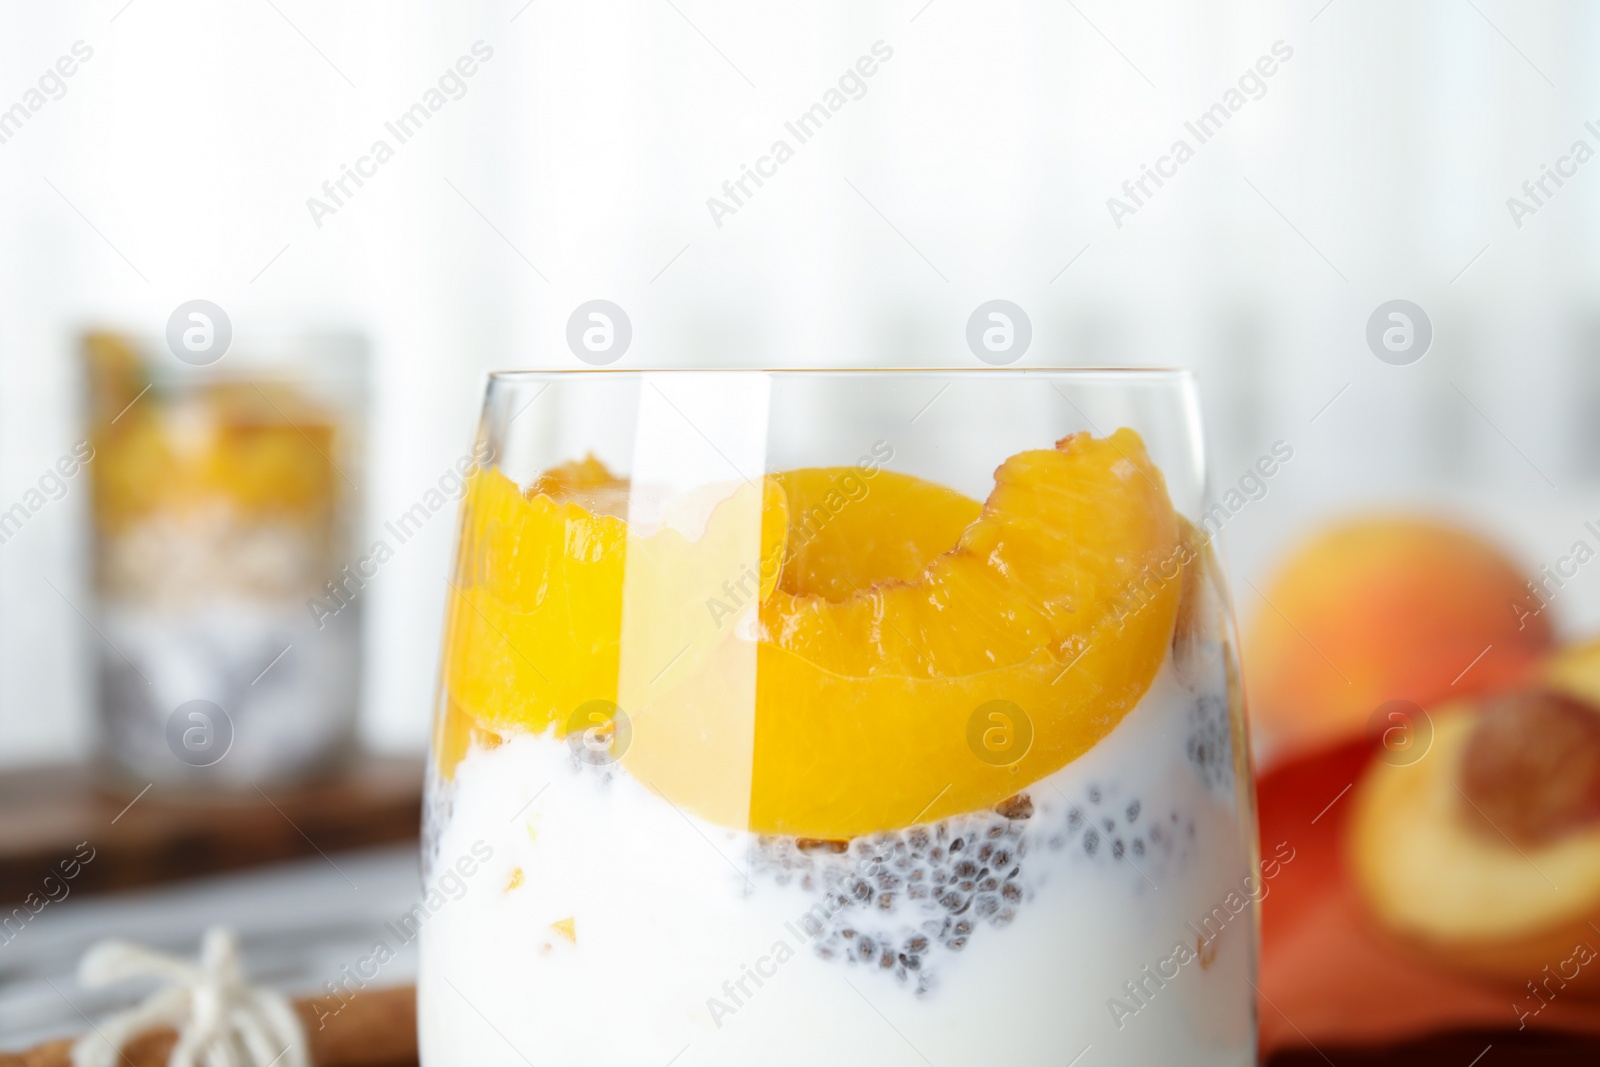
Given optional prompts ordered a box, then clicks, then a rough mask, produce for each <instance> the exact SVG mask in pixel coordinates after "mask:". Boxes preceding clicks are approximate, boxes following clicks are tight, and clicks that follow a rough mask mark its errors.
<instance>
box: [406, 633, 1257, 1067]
mask: <svg viewBox="0 0 1600 1067" xmlns="http://www.w3.org/2000/svg"><path fill="white" fill-rule="evenodd" d="M1216 662H1217V663H1218V664H1220V663H1221V662H1222V660H1221V655H1220V650H1219V653H1218V657H1217V659H1216ZM1215 675H1216V676H1215V677H1214V678H1212V679H1209V680H1208V681H1207V683H1206V684H1205V685H1204V686H1203V687H1199V691H1196V690H1195V689H1191V688H1186V687H1185V686H1184V685H1183V684H1181V683H1180V681H1179V678H1178V675H1177V672H1176V671H1175V670H1174V669H1173V668H1172V667H1171V666H1170V665H1168V666H1166V667H1164V668H1163V669H1162V672H1161V674H1160V675H1159V676H1158V677H1157V679H1156V681H1155V683H1154V684H1153V685H1152V686H1151V688H1150V691H1149V692H1148V693H1147V694H1146V695H1145V697H1144V699H1143V700H1142V701H1141V702H1140V704H1139V706H1138V707H1137V708H1136V709H1135V710H1134V711H1132V712H1131V713H1130V714H1129V715H1128V716H1127V717H1126V718H1125V719H1124V720H1123V721H1122V723H1121V724H1120V725H1118V726H1117V728H1116V729H1115V730H1114V731H1113V732H1112V733H1111V734H1110V735H1109V736H1108V737H1107V738H1105V739H1104V740H1103V741H1101V742H1100V744H1099V745H1097V746H1096V747H1095V748H1094V749H1092V750H1091V751H1090V752H1089V753H1087V754H1086V755H1084V756H1083V757H1081V758H1080V759H1078V760H1076V761H1074V762H1073V763H1072V764H1070V765H1069V766H1067V767H1065V768H1063V769H1062V770H1060V771H1059V772H1057V773H1056V774H1054V775H1052V776H1050V777H1049V778H1047V779H1045V780H1043V781H1041V782H1036V783H1034V784H1033V785H1032V786H1030V787H1028V788H1027V789H1026V790H1025V791H1024V792H1025V794H1026V795H1027V797H1028V799H1029V801H1031V805H1032V811H1031V814H1029V815H1028V816H1027V817H1026V818H1016V819H1008V818H1006V817H1004V816H1002V815H997V814H993V813H981V814H979V815H974V816H964V817H961V818H959V819H953V820H946V823H945V824H943V826H944V836H943V838H942V844H941V838H940V835H939V831H938V828H929V831H928V837H927V840H926V841H922V839H921V838H918V839H917V841H918V842H920V847H919V846H918V844H916V843H914V842H912V840H911V839H910V837H909V835H907V834H905V833H902V834H900V835H894V836H893V838H892V840H890V845H892V844H893V843H894V842H895V841H898V843H899V848H898V850H897V851H895V850H891V848H890V847H889V846H885V845H883V843H882V842H881V841H880V842H876V844H877V845H878V847H880V848H881V849H882V852H881V854H882V856H883V860H882V862H881V863H876V864H875V863H874V862H873V859H872V858H871V857H870V856H869V855H866V854H867V853H868V846H869V845H872V844H874V843H875V842H870V841H865V840H863V841H860V842H857V843H856V845H855V846H853V847H852V849H851V851H850V852H848V853H846V854H844V855H836V854H834V853H832V852H831V851H829V850H826V849H822V850H816V849H813V850H811V851H809V852H801V851H799V850H797V849H796V848H795V847H794V845H793V843H792V842H783V841H773V840H771V839H765V840H763V839H758V838H757V837H756V836H755V835H752V834H749V833H743V832H735V831H730V830H726V829H723V828H721V827H717V826H713V825H711V824H709V823H706V822H703V821H701V820H699V819H696V818H695V817H693V816H690V815H687V814H685V813H683V812H681V811H680V810H678V809H677V808H675V807H674V806H673V805H671V804H670V803H668V802H667V801H666V800H664V799H662V798H660V797H659V796H657V795H655V794H654V793H652V792H650V791H649V790H648V789H646V788H644V787H643V786H642V785H640V784H639V783H638V782H636V781H635V780H633V779H632V778H630V777H629V776H628V775H627V774H626V773H625V772H622V771H620V770H617V769H611V770H609V771H607V770H602V769H597V768H594V767H580V766H578V765H577V764H576V763H575V761H574V760H573V757H572V755H571V752H570V751H569V749H568V747H567V745H566V744H564V743H562V742H559V741H556V740H554V739H553V738H551V737H549V736H523V737H517V738H513V739H511V740H510V741H508V742H507V743H505V744H503V745H501V746H499V747H498V748H495V749H488V750H475V751H473V752H472V753H470V754H469V755H468V756H467V757H466V759H465V760H464V761H463V762H462V763H461V764H460V766H458V767H457V768H456V771H455V776H454V783H453V786H452V787H451V789H452V793H451V796H450V815H449V817H448V819H446V820H444V821H443V823H442V825H440V826H438V827H436V839H435V841H434V847H435V849H436V851H435V853H434V862H433V868H434V870H435V871H438V872H444V871H445V870H446V869H447V868H451V867H453V865H454V864H455V863H456V861H457V860H458V858H459V857H462V856H474V848H473V846H474V845H475V844H477V845H478V848H477V850H476V855H477V856H481V855H482V854H483V853H484V851H485V846H487V849H489V850H492V856H491V858H490V859H488V861H487V862H483V863H481V864H480V863H478V862H477V860H476V859H474V860H473V862H471V863H469V864H467V865H465V866H468V867H471V868H472V869H473V872H474V873H472V874H471V876H470V877H465V878H454V877H453V876H452V883H453V884H458V883H461V882H464V883H465V885H466V888H465V891H464V892H461V893H460V894H459V899H457V900H450V901H447V902H446V903H445V904H444V905H443V906H442V907H441V908H439V909H438V910H437V912H436V913H435V914H433V915H432V917H431V918H429V919H428V921H427V924H426V925H425V926H424V927H423V931H422V939H421V943H422V964H421V977H420V981H419V986H418V1012H419V1024H420V1036H421V1052H422V1061H423V1063H425V1064H426V1065H427V1067H448V1065H452V1064H460V1065H472V1067H483V1065H486V1064H506V1065H508V1067H527V1064H530V1063H531V1064H535V1065H537V1067H545V1065H558V1067H559V1065H569V1064H570V1065H579V1064H582V1065H584V1067H609V1065H613V1064H615V1065H627V1067H640V1065H646V1067H648V1065H651V1064H659V1065H663V1067H664V1065H666V1064H668V1063H669V1062H670V1063H671V1064H672V1065H673V1067H710V1065H720V1064H727V1065H737V1067H750V1065H752V1064H760V1065H762V1067H785V1065H790V1064H793V1065H800V1067H817V1065H819V1064H833V1065H840V1067H844V1065H853V1064H874V1065H883V1067H902V1065H904V1067H926V1065H927V1064H930V1063H931V1064H936V1065H941V1067H942V1065H944V1064H950V1065H952V1067H953V1065H957V1064H963V1065H965V1064H974V1063H977V1064H991V1063H1004V1064H1008V1065H1017V1067H1029V1065H1035V1064H1038V1065H1044V1064H1049V1065H1051V1067H1062V1065H1063V1064H1068V1063H1074V1064H1077V1065H1080V1067H1094V1065H1101V1064H1139V1065H1149V1064H1165V1063H1185V1064H1248V1063H1252V1062H1254V1044H1255V1020H1254V1004H1255V998H1254V991H1253V989H1252V988H1251V986H1250V980H1251V979H1252V978H1253V975H1252V968H1253V967H1254V957H1255V937H1256V932H1255V916H1254V911H1253V909H1252V908H1250V907H1249V906H1248V895H1249V893H1250V890H1251V889H1253V888H1256V887H1257V886H1258V885H1259V883H1258V882H1256V881H1255V879H1254V878H1253V877H1252V873H1253V872H1252V870H1251V856H1252V845H1251V843H1250V841H1249V838H1248V836H1247V835H1248V833H1249V831H1251V830H1253V827H1251V826H1250V825H1249V823H1248V820H1247V819H1246V818H1245V814H1246V813H1243V812H1241V811H1240V810H1239V807H1238V806H1239V804H1240V803H1241V801H1240V800H1239V795H1240V794H1239V789H1238V785H1239V783H1237V782H1236V781H1235V776H1234V771H1233V746H1234V745H1235V744H1236V743H1237V741H1236V739H1234V738H1232V737H1231V735H1230V731H1229V725H1228V723H1229V717H1228V700H1227V696H1226V687H1225V683H1224V681H1223V678H1222V670H1221V668H1220V666H1219V667H1218V668H1217V670H1216V671H1215ZM1023 810H1025V806H1023V805H1018V806H1015V807H1013V808H1011V809H1010V813H1011V814H1021V813H1022V812H1023ZM991 828H993V829H992V830H991ZM956 837H962V838H963V839H964V840H963V844H962V849H961V850H959V852H955V853H952V852H951V851H950V849H951V846H952V844H953V842H954V839H955V838H956ZM480 842H481V844H480ZM983 845H988V846H989V848H988V851H987V852H986V853H984V852H980V849H981V848H982V846H983ZM935 848H939V849H940V850H941V851H940V852H939V853H938V854H937V855H938V857H939V858H938V860H937V861H935V860H934V859H933V857H934V855H935V854H934V853H933V852H932V850H933V849H935ZM959 855H965V856H966V857H969V858H970V862H972V863H973V865H974V866H975V867H977V868H978V869H979V870H980V871H982V872H983V875H984V876H983V877H979V878H975V877H972V875H973V873H974V872H973V871H972V869H971V868H963V871H964V872H965V874H966V875H968V877H967V878H966V879H965V881H966V882H967V884H968V889H966V890H963V889H962V888H961V887H960V886H959V885H957V884H955V883H956V879H957V876H956V875H955V874H954V873H953V872H954V870H955V867H956V864H957V863H958V862H960V861H959V860H958V859H957V856H959ZM980 856H982V858H981V859H980V858H979V857H980ZM785 857H787V860H788V865H787V866H786V865H785V863H784V858H785ZM797 865H798V866H797ZM935 869H937V870H939V871H943V872H946V874H947V875H948V877H949V879H950V880H949V881H947V882H946V883H945V885H943V886H935V885H934V884H933V881H932V879H933V878H934V877H937V876H936V875H935V874H934V873H933V872H934V870H935ZM918 870H921V871H922V872H923V874H922V881H921V883H920V884H923V885H926V886H928V887H929V889H928V891H927V892H925V893H923V894H922V895H921V896H920V897H917V896H914V895H913V892H912V889H911V886H912V884H913V882H912V880H911V879H912V877H913V872H915V871H918ZM1013 871H1014V873H1013ZM441 876H442V875H441ZM808 876H809V879H808ZM991 879H992V880H991ZM830 885H831V886H832V887H833V890H835V891H830ZM985 886H987V887H988V888H987V890H986V889H985V888H984V887H985ZM1007 886H1010V887H1011V888H1006V887H1007ZM944 890H954V892H955V893H956V896H955V897H952V898H949V899H948V900H943V899H941V898H944V897H946V893H945V892H944ZM1258 891H1259V890H1258ZM841 899H843V900H844V901H846V903H844V904H843V906H840V900H841ZM830 902H831V903H830ZM948 905H954V906H955V907H956V908H958V909H959V914H957V915H952V914H951V912H952V908H951V907H950V906H948ZM962 922H965V923H967V924H970V928H962V929H957V928H956V926H955V924H956V923H962ZM569 934H570V936H569ZM863 938H868V939H871V944H870V952H869V951H863V949H862V939H863ZM918 938H921V940H917V939H918ZM908 946H909V947H910V948H911V949H913V950H916V949H920V950H921V951H920V952H917V951H912V952H909V953H908V952H907V951H906V950H907V947H908ZM885 947H888V948H889V949H890V955H889V959H888V961H887V962H889V963H890V965H889V966H884V963H885V962H886V961H885V959H884V953H883V950H884V948H885ZM902 956H904V957H907V959H904V960H903V959H902ZM825 957H831V958H825ZM908 960H909V965H908V962H907V961H908ZM1085 1050H1087V1051H1085ZM1080 1054H1081V1058H1080V1059H1077V1060H1074V1059H1073V1057H1075V1056H1080Z"/></svg>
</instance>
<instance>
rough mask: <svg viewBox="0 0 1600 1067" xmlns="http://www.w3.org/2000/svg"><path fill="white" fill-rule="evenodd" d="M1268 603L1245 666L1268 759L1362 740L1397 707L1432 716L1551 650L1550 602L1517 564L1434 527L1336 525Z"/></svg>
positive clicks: (1463, 534)
mask: <svg viewBox="0 0 1600 1067" xmlns="http://www.w3.org/2000/svg"><path fill="white" fill-rule="evenodd" d="M1260 593H1261V596H1260V597H1257V598H1254V599H1256V611H1255V623H1254V625H1253V627H1252V628H1251V630H1250V631H1249V634H1248V637H1247V639H1246V641H1245V647H1244V652H1245V658H1244V662H1245V677H1246V682H1247V685H1248V690H1249V696H1250V708H1251V712H1252V717H1253V719H1254V723H1255V725H1256V727H1257V736H1258V737H1259V738H1260V739H1261V742H1262V745H1263V749H1264V751H1265V753H1266V755H1267V757H1268V758H1269V759H1270V758H1275V757H1277V756H1279V755H1283V754H1288V753H1291V752H1296V751H1302V750H1304V749H1306V748H1310V747H1314V746H1317V745H1320V744H1326V743H1330V742H1335V741H1338V740H1342V739H1346V738H1348V737H1350V736H1352V735H1355V734H1359V733H1360V732H1361V731H1362V730H1364V729H1366V728H1367V725H1368V722H1369V719H1370V718H1371V717H1372V715H1373V713H1374V711H1375V710H1376V709H1378V708H1379V707H1380V706H1381V705H1384V704H1386V703H1388V702H1390V701H1409V702H1411V703H1413V704H1416V705H1418V706H1419V707H1423V708H1426V707H1428V706H1429V705H1431V704H1434V703H1436V702H1438V701H1440V700H1443V699H1446V698H1453V697H1458V696H1463V695H1467V694H1470V693H1474V692H1481V691H1483V690H1485V689H1492V688H1496V687H1499V686H1502V685H1505V684H1508V683H1510V682H1511V681H1513V680H1515V679H1517V678H1519V677H1522V676H1523V675H1525V674H1526V673H1527V672H1528V671H1529V670H1530V669H1531V668H1532V665H1533V664H1534V663H1535V661H1536V660H1538V659H1539V658H1540V657H1541V656H1543V655H1544V654H1545V653H1546V652H1547V651H1548V650H1549V648H1550V647H1551V645H1552V630H1551V618H1550V614H1551V612H1550V609H1549V606H1548V605H1546V604H1543V603H1542V601H1541V599H1540V598H1539V597H1538V596H1535V595H1534V593H1533V592H1532V591H1530V588H1529V584H1528V579H1527V577H1526V576H1525V575H1524V574H1523V573H1522V571H1521V570H1520V568H1518V566H1517V565H1516V564H1515V563H1513V562H1512V561H1511V560H1510V559H1508V558H1507V557H1506V555H1505V554H1504V553H1503V552H1501V551H1500V550H1499V549H1498V548H1496V547H1495V546H1494V545H1492V544H1490V543H1488V542H1487V541H1485V540H1483V539H1482V538H1480V537H1478V536H1476V535H1475V534H1472V533H1469V532H1467V531H1465V530H1462V529H1460V528H1458V527H1455V526H1450V525H1446V524H1444V523H1442V522H1436V521H1431V520H1426V519H1416V518H1373V519H1365V520H1360V521H1356V522H1350V523H1347V524H1344V525H1341V526H1338V527H1335V528H1334V529H1331V530H1329V531H1327V532H1326V533H1324V534H1322V535H1321V536H1319V537H1317V538H1315V539H1314V540H1312V541H1311V542H1310V543H1309V544H1307V545H1305V546H1304V547H1303V548H1301V549H1300V550H1299V551H1298V552H1296V553H1295V554H1294V555H1293V556H1292V557H1291V558H1290V559H1289V561H1288V562H1287V564H1285V565H1284V567H1283V568H1282V570H1281V571H1280V572H1279V573H1278V574H1277V576H1276V577H1275V578H1274V579H1273V580H1272V582H1270V583H1269V584H1268V585H1267V586H1266V587H1265V588H1264V589H1261V590H1260ZM1263 601H1264V602H1263Z"/></svg>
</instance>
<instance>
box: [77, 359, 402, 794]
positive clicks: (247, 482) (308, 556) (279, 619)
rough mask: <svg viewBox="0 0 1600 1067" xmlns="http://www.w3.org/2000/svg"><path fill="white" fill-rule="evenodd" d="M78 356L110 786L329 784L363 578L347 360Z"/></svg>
mask: <svg viewBox="0 0 1600 1067" xmlns="http://www.w3.org/2000/svg"><path fill="white" fill-rule="evenodd" d="M83 348H84V357H85V365H86V366H85V370H86V379H87V387H88V388H87V392H88V398H89V404H88V412H87V415H88V419H87V422H88V429H89V432H88V434H87V435H86V437H85V441H84V443H83V452H82V454H81V455H80V457H79V458H81V459H83V461H84V463H83V465H84V467H85V468H86V471H87V477H88V478H89V479H90V482H91V485H92V490H93V507H92V511H93V532H92V538H91V545H92V552H93V565H94V582H93V587H94V591H95V600H94V607H93V616H94V623H93V626H94V632H93V633H91V634H89V635H87V636H88V639H89V640H91V641H92V642H93V646H94V648H95V650H96V658H97V660H98V668H99V670H98V676H99V677H98V705H99V719H100V726H101V729H100V737H99V755H100V762H101V764H102V766H103V768H104V769H105V770H106V772H107V777H108V778H109V779H110V780H111V781H112V782H114V783H116V784H120V785H123V786H126V787H128V788H130V789H132V790H134V791H137V790H139V789H140V788H142V787H144V786H145V785H148V784H149V783H151V782H160V783H163V784H167V785H174V786H195V787H198V788H199V789H200V790H201V792H202V793H209V791H211V790H212V789H215V788H218V787H222V788H233V789H248V788H249V787H251V786H253V785H257V784H264V783H267V782H272V781H282V780H289V779H294V778H299V777H303V776H307V775H310V774H313V773H316V772H319V771H323V770H326V769H328V768H330V767H331V766H332V765H333V764H334V763H335V762H336V761H337V760H338V759H339V758H341V757H342V756H344V755H345V754H346V753H347V751H348V750H349V748H350V746H351V744H352V742H353V740H354V735H355V723H356V712H357V710H358V707H359V696H360V691H359V686H360V677H361V612H362V598H361V597H360V596H359V593H360V590H361V587H362V586H363V585H364V584H365V579H367V578H370V577H371V576H372V575H371V572H370V570H369V569H368V565H369V563H370V560H367V559H365V558H360V557H361V556H362V554H361V552H360V551H359V549H358V544H357V540H356V538H357V537H358V536H359V534H360V531H361V491H360V488H359V486H360V484H361V480H362V465H361V456H362V449H363V444H362V438H363V433H364V414H365V410H364V401H365V348H364V346H363V345H362V344H361V342H360V340H359V338H358V337H356V336H354V335H345V334H340V335H334V334H329V335H284V336H282V337H255V338H248V339H241V340H240V341H239V342H238V343H237V344H234V345H232V346H231V347H230V348H228V349H227V350H226V352H225V354H224V355H223V356H222V357H220V359H218V360H217V361H215V362H212V363H210V364H207V365H199V366H193V365H189V364H187V363H184V362H180V361H179V360H178V359H177V358H175V357H174V356H173V355H172V354H171V353H170V352H168V351H166V348H165V345H164V344H162V342H160V341H159V340H158V341H150V340H141V339H136V338H134V337H132V336H129V335H124V334H120V333H111V332H104V331H99V332H94V333H90V334H88V335H86V336H85V338H84V342H83ZM252 795H253V794H252Z"/></svg>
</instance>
